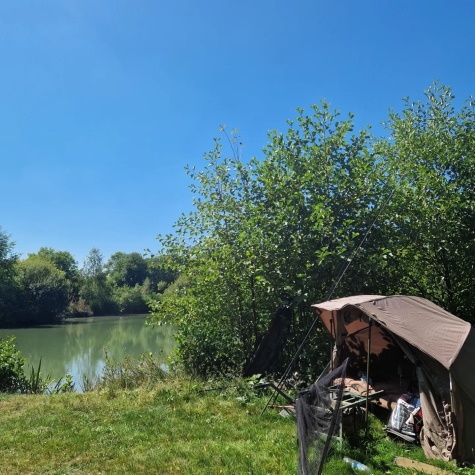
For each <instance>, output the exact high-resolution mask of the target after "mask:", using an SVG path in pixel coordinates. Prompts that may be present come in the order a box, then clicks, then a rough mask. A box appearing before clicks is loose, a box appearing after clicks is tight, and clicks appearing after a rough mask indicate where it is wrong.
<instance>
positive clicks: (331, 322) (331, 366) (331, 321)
mask: <svg viewBox="0 0 475 475" xmlns="http://www.w3.org/2000/svg"><path fill="white" fill-rule="evenodd" d="M334 369H335V368H334V367H333V314H332V316H331V317H330V371H333V370H334Z"/></svg>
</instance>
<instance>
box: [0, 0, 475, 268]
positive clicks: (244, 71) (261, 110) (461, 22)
mask: <svg viewBox="0 0 475 475" xmlns="http://www.w3.org/2000/svg"><path fill="white" fill-rule="evenodd" d="M474 18H475V2H473V1H472V0H465V1H461V0H453V1H452V2H446V1H439V0H432V1H426V0H417V1H414V0H411V1H406V0H398V1H394V0H387V1H383V0H379V1H377V0H367V1H360V2H357V1H355V0H340V1H334V0H325V1H322V0H294V1H293V2H288V1H285V2H284V1H281V0H252V1H251V0H241V1H239V2H230V1H227V0H220V1H218V0H199V1H198V0H194V1H192V0H167V1H164V0H135V1H132V0H128V1H125V0H101V1H97V0H94V1H93V0H68V1H62V0H61V1H60V0H57V1H54V0H44V1H42V2H35V1H31V0H30V1H22V0H17V1H5V2H1V4H0V61H1V66H2V67H1V74H0V104H1V107H0V203H1V206H0V226H1V227H2V228H3V230H4V231H6V232H7V233H8V234H9V235H10V236H11V239H12V240H13V241H14V242H15V250H16V251H17V252H18V253H20V254H22V255H23V257H26V255H27V254H28V253H31V252H36V251H38V249H39V248H40V247H42V246H47V247H52V248H54V249H56V250H64V251H69V252H71V253H72V254H73V256H74V257H75V258H76V259H77V260H78V263H79V265H80V266H82V262H83V259H84V258H85V256H86V255H87V253H88V252H89V250H90V249H91V248H93V247H97V248H99V249H100V250H101V251H102V252H103V254H104V257H105V259H107V258H108V257H109V256H110V255H111V254H112V253H114V252H116V251H122V252H133V251H137V252H142V251H143V250H144V249H147V248H148V249H151V250H152V251H154V250H157V249H158V242H157V241H156V236H157V234H159V233H162V234H163V233H169V232H171V231H172V225H173V223H174V222H175V221H176V219H177V218H178V217H179V215H180V214H181V213H182V212H187V211H189V210H190V209H191V203H192V197H191V193H190V191H189V189H188V186H189V184H190V182H189V179H188V177H187V175H186V173H185V171H184V167H185V165H186V164H190V165H195V166H196V167H198V168H199V167H200V166H202V164H203V163H204V162H203V159H202V156H203V153H204V152H206V151H208V150H209V149H210V148H211V147H212V144H213V137H215V136H217V135H219V131H218V129H219V125H220V124H226V125H227V126H228V127H229V128H238V129H239V131H240V136H241V138H242V140H243V142H244V143H245V148H244V158H249V157H251V156H261V149H262V147H263V146H264V145H265V144H266V142H267V132H268V131H269V130H271V129H277V130H285V128H286V124H285V120H286V119H292V118H294V117H295V116H296V113H295V109H296V108H297V107H302V108H304V109H306V108H308V107H309V106H310V105H311V104H314V103H317V102H319V101H320V100H321V99H325V100H327V101H329V102H330V103H331V104H332V106H333V107H334V108H337V109H339V110H341V111H342V112H344V113H347V112H349V111H351V112H354V113H355V114H356V120H357V124H358V125H359V126H361V127H362V126H364V125H366V124H372V125H374V126H376V127H375V130H378V127H377V125H378V124H379V123H380V122H381V121H383V120H384V119H385V118H386V117H387V113H388V110H389V108H394V109H398V108H400V107H401V105H402V101H401V99H402V98H403V97H406V96H410V97H411V98H414V99H418V98H421V96H422V93H423V91H424V90H425V89H427V88H428V87H429V86H430V85H431V83H432V82H433V81H434V80H436V79H438V80H440V82H441V83H443V84H447V85H449V86H451V87H452V88H453V91H454V93H455V95H456V96H457V98H460V99H465V98H467V97H468V96H469V95H471V94H475V81H474V79H475V62H474V60H475V51H474V50H475V28H474V27H473V19H474Z"/></svg>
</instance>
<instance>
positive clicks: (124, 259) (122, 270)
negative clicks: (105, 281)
mask: <svg viewBox="0 0 475 475" xmlns="http://www.w3.org/2000/svg"><path fill="white" fill-rule="evenodd" d="M104 268H105V271H106V273H107V274H108V277H109V279H111V280H112V282H113V283H114V284H115V285H117V286H119V287H122V286H124V285H127V286H129V287H134V286H135V285H136V284H138V285H142V284H143V283H144V280H145V279H146V278H147V274H148V266H147V261H146V260H145V259H144V258H143V257H142V256H141V255H140V254H139V253H138V252H131V253H130V254H126V253H124V252H116V253H114V254H112V256H111V257H110V259H109V260H108V261H107V263H106V264H105V266H104Z"/></svg>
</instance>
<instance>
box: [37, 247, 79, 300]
mask: <svg viewBox="0 0 475 475" xmlns="http://www.w3.org/2000/svg"><path fill="white" fill-rule="evenodd" d="M28 255H29V256H35V255H36V256H38V257H41V258H42V259H45V260H47V261H49V262H51V263H52V264H53V265H54V266H55V267H56V268H57V269H59V270H61V271H63V272H64V275H65V277H66V279H67V280H68V282H69V301H70V302H76V301H77V300H78V298H79V285H80V283H79V279H80V278H79V270H78V264H77V261H76V260H75V259H74V257H73V256H72V255H71V253H70V252H68V251H56V250H55V249H53V248H51V247H41V248H40V249H39V251H38V252H37V253H36V254H28Z"/></svg>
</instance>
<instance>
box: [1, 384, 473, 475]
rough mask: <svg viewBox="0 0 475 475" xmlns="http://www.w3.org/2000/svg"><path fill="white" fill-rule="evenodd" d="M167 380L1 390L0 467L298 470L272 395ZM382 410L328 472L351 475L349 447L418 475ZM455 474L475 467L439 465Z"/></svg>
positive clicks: (412, 453) (9, 471)
mask: <svg viewBox="0 0 475 475" xmlns="http://www.w3.org/2000/svg"><path fill="white" fill-rule="evenodd" d="M205 389H209V388H205V387H204V385H203V383H197V382H193V381H189V380H178V379H177V380H165V381H163V382H159V383H157V384H156V385H155V386H154V387H153V388H148V389H144V388H138V389H134V390H117V389H113V388H109V389H108V388H105V389H103V390H101V391H92V392H88V393H85V394H76V393H67V394H60V395H8V396H6V395H0V474H2V475H3V474H4V475H16V474H22V475H26V474H31V475H37V474H38V475H40V474H41V475H69V474H75V475H93V474H107V475H109V474H209V475H212V474H254V475H258V474H262V475H264V474H265V475H267V474H295V473H296V457H297V441H296V436H295V434H296V430H295V422H294V420H293V419H292V418H283V417H281V416H280V415H278V413H277V411H276V410H274V409H269V410H267V411H266V412H265V413H264V414H263V415H262V416H261V411H262V408H263V407H264V404H265V402H266V400H267V397H268V394H260V395H259V394H254V393H252V391H249V390H246V389H245V386H244V385H241V386H240V387H239V385H238V387H236V388H231V389H227V390H211V391H209V390H205ZM381 427H382V424H381V423H380V422H379V421H378V420H377V419H375V418H373V419H372V422H371V427H370V430H369V432H368V434H366V436H365V435H364V434H363V433H360V434H357V435H356V436H354V437H353V438H350V439H349V440H346V441H345V442H344V444H343V447H341V448H339V447H336V448H335V449H334V450H333V452H332V454H331V456H330V457H329V459H328V463H327V465H326V466H325V469H324V472H323V473H324V474H328V475H340V474H352V473H355V472H353V470H352V469H351V468H350V467H349V466H348V465H346V464H345V463H344V462H343V461H342V457H343V456H344V455H348V456H350V457H352V458H354V459H357V460H360V461H362V462H364V463H366V464H367V465H369V466H370V467H371V468H372V473H373V474H374V475H382V474H388V473H391V474H393V473H394V474H396V475H397V474H400V475H402V474H406V475H407V474H412V473H414V472H411V471H407V470H404V469H400V468H397V467H395V466H394V464H393V462H392V461H393V459H394V457H395V456H396V455H403V456H406V457H410V458H413V459H418V460H424V457H423V454H422V450H421V449H420V448H417V447H413V446H408V445H404V444H402V443H395V442H394V441H390V440H388V439H386V438H385V436H384V433H383V431H382V429H381ZM436 464H437V465H439V466H443V467H444V468H445V469H447V470H449V471H451V472H453V473H464V474H469V473H473V474H475V471H470V470H467V469H463V470H461V469H457V468H455V467H454V466H451V465H448V464H442V463H436Z"/></svg>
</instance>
